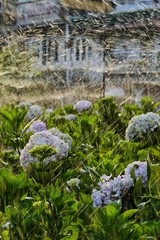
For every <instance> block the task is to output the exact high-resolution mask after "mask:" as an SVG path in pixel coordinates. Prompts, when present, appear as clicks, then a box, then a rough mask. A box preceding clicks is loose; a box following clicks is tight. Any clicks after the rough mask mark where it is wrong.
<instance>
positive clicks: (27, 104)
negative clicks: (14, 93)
mask: <svg viewBox="0 0 160 240" xmlns="http://www.w3.org/2000/svg"><path fill="white" fill-rule="evenodd" d="M31 105H32V104H31V103H30V102H20V103H19V104H18V107H20V108H29V107H30V106H31Z"/></svg>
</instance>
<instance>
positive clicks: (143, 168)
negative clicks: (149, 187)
mask: <svg viewBox="0 0 160 240" xmlns="http://www.w3.org/2000/svg"><path fill="white" fill-rule="evenodd" d="M132 169H134V174H135V178H136V179H137V178H138V177H142V184H143V185H144V186H145V185H146V184H147V163H146V162H140V161H135V162H133V163H131V164H129V165H128V166H127V168H126V169H125V174H124V176H125V177H131V171H132Z"/></svg>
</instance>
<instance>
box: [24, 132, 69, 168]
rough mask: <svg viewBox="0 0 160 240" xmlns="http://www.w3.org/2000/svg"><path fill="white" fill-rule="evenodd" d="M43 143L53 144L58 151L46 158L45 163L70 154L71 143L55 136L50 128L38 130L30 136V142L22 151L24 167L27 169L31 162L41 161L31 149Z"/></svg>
mask: <svg viewBox="0 0 160 240" xmlns="http://www.w3.org/2000/svg"><path fill="white" fill-rule="evenodd" d="M43 145H48V146H52V147H54V148H56V149H57V153H56V154H54V155H52V156H50V157H48V158H47V159H46V160H45V164H48V163H49V162H51V161H56V160H59V159H62V158H65V157H67V156H68V151H69V145H68V144H67V143H66V142H64V141H63V140H61V139H60V138H59V137H57V136H54V135H53V134H52V133H51V132H50V131H49V130H47V131H42V132H37V133H35V134H34V135H32V136H31V137H30V139H29V142H28V143H27V145H26V146H25V147H24V149H23V150H22V151H21V155H20V164H21V166H22V167H23V168H24V169H27V168H28V167H29V165H30V164H31V163H39V160H38V159H37V158H36V157H34V156H32V155H31V154H30V153H29V151H30V150H31V149H33V148H34V147H35V146H43Z"/></svg>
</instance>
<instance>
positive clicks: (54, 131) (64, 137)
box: [49, 128, 72, 148]
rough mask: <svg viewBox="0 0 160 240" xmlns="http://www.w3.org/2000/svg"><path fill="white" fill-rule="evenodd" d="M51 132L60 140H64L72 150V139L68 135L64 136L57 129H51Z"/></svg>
mask: <svg viewBox="0 0 160 240" xmlns="http://www.w3.org/2000/svg"><path fill="white" fill-rule="evenodd" d="M49 131H50V132H51V133H52V134H53V135H54V136H57V137H58V138H59V139H61V140H63V141H64V142H65V143H67V144H68V146H69V148H71V144H72V138H71V136H69V135H68V134H64V133H62V132H61V131H59V130H58V129H57V128H51V129H49Z"/></svg>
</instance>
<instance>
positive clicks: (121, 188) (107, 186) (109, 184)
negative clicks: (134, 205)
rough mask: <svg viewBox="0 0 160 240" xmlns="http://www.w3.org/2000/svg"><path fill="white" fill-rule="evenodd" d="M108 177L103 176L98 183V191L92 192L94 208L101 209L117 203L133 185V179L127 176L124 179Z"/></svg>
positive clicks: (121, 177)
mask: <svg viewBox="0 0 160 240" xmlns="http://www.w3.org/2000/svg"><path fill="white" fill-rule="evenodd" d="M110 177H111V176H106V175H103V176H102V177H101V178H100V182H99V183H98V185H99V187H100V190H96V189H94V190H93V192H92V196H91V197H92V199H93V205H94V206H95V207H103V206H106V205H108V204H110V203H112V202H116V201H118V200H119V199H121V198H122V196H123V195H124V194H126V193H127V191H128V190H129V188H130V187H131V186H132V185H133V179H132V178H131V177H130V176H129V175H128V176H125V177H123V176H120V175H119V176H117V177H115V178H114V179H110Z"/></svg>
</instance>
